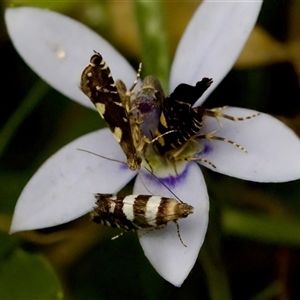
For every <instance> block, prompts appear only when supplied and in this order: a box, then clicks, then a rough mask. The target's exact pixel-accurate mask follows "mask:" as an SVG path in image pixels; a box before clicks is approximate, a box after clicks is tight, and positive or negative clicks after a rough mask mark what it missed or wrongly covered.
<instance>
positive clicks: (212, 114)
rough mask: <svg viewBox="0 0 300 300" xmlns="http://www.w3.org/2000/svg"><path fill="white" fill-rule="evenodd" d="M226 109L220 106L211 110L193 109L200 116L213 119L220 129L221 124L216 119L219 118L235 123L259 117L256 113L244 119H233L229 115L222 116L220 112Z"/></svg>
mask: <svg viewBox="0 0 300 300" xmlns="http://www.w3.org/2000/svg"><path fill="white" fill-rule="evenodd" d="M227 107H228V106H222V107H217V108H212V109H205V108H203V107H199V108H198V107H197V108H195V109H196V111H197V112H198V113H199V114H201V115H202V116H208V117H213V118H215V119H216V120H217V121H218V123H219V125H220V127H222V123H221V121H220V120H219V119H218V118H219V117H221V118H224V119H228V120H231V121H234V122H237V121H245V120H249V119H252V118H255V117H257V116H259V115H260V113H259V112H257V113H255V114H253V115H250V116H246V117H233V116H230V115H227V114H224V113H222V112H221V111H222V110H224V109H226V108H227Z"/></svg>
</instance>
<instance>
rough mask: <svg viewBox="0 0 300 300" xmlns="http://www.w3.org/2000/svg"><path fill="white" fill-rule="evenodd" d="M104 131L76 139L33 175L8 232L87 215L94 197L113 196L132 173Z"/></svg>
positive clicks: (91, 207) (48, 224)
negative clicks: (100, 194) (107, 194)
mask: <svg viewBox="0 0 300 300" xmlns="http://www.w3.org/2000/svg"><path fill="white" fill-rule="evenodd" d="M77 149H86V150H89V151H92V152H95V153H97V154H101V155H103V156H105V157H109V158H114V159H118V160H120V161H125V156H124V154H123V152H122V150H121V148H120V146H119V145H118V144H117V142H116V141H115V140H114V138H113V136H112V134H111V132H110V131H109V130H108V129H103V130H100V131H96V132H93V133H90V134H87V135H85V136H82V137H80V138H78V139H77V140H75V141H73V142H72V143H70V144H68V145H67V146H65V147H63V148H62V149H61V150H59V151H58V152H57V153H56V154H54V155H53V156H52V157H50V158H49V159H48V160H47V161H46V162H45V163H44V164H43V165H42V166H41V168H40V169H39V170H38V171H37V172H36V173H35V174H34V175H33V177H32V178H31V179H30V181H29V182H28V184H27V185H26V186H25V188H24V190H23V191H22V193H21V196H20V198H19V200H18V202H17V205H16V208H15V212H14V216H13V222H12V225H11V232H15V231H20V230H30V229H38V228H44V227H49V226H55V225H58V224H62V223H65V222H68V221H71V220H73V219H75V218H78V217H80V216H81V215H83V214H85V213H87V212H89V211H91V210H92V209H93V207H94V206H95V198H94V193H116V192H117V191H118V190H120V189H121V188H122V187H123V186H124V185H125V184H126V183H127V182H128V181H129V180H130V179H131V178H132V177H133V176H134V175H135V173H134V172H132V171H130V170H129V169H127V168H125V167H124V165H123V164H120V163H117V162H112V161H110V160H107V159H103V158H100V157H97V156H96V155H93V154H90V153H86V152H83V151H79V150H77Z"/></svg>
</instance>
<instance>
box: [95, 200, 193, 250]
mask: <svg viewBox="0 0 300 300" xmlns="http://www.w3.org/2000/svg"><path fill="white" fill-rule="evenodd" d="M95 197H96V199H97V202H96V204H97V207H95V209H94V212H93V213H92V220H93V221H94V222H96V223H99V224H103V225H106V226H110V227H117V228H123V229H125V230H130V229H132V230H146V231H145V232H144V233H147V232H149V231H150V230H156V229H162V228H165V227H166V226H167V223H168V222H170V221H173V222H174V223H175V224H176V226H177V234H178V237H179V239H180V241H181V243H182V244H183V245H184V246H186V245H185V244H184V243H183V241H182V239H181V236H180V231H179V224H178V223H177V221H178V220H179V219H182V218H186V217H187V216H188V215H190V214H192V213H193V209H194V208H193V207H192V206H191V205H188V204H186V203H183V202H181V201H179V200H176V199H173V198H167V197H159V196H152V195H129V196H126V197H120V196H114V195H112V194H96V195H95ZM118 236H119V235H118ZM118 236H116V237H118ZM116 237H114V238H116Z"/></svg>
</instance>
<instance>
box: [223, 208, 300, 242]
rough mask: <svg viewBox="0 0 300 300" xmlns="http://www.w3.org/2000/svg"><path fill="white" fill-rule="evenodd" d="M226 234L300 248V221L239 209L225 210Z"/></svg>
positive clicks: (224, 224)
mask: <svg viewBox="0 0 300 300" xmlns="http://www.w3.org/2000/svg"><path fill="white" fill-rule="evenodd" d="M222 222H223V228H224V232H225V233H226V234H228V235H234V236H240V237H243V238H248V239H252V240H257V241H261V242H263V243H273V244H277V245H285V246H300V221H299V220H298V219H297V220H296V219H295V218H292V217H291V218H289V219H287V218H280V217H275V216H270V215H267V214H262V213H249V212H244V211H242V210H237V209H224V211H223V216H222Z"/></svg>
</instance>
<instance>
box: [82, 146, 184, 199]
mask: <svg viewBox="0 0 300 300" xmlns="http://www.w3.org/2000/svg"><path fill="white" fill-rule="evenodd" d="M77 150H79V151H82V152H86V153H90V154H93V155H95V156H98V157H101V158H103V159H107V160H110V161H114V162H117V163H121V164H124V165H127V163H126V162H123V161H120V160H117V159H114V158H110V157H105V156H103V155H101V154H97V153H95V152H92V151H89V150H85V149H80V148H77ZM144 168H145V170H146V171H147V172H149V173H150V174H151V175H152V176H153V177H155V178H156V179H157V180H158V181H159V182H160V183H161V184H162V185H163V186H164V187H165V188H166V189H167V190H168V191H169V192H170V193H171V194H172V195H173V196H174V197H175V198H176V199H177V200H178V201H179V202H181V203H183V201H182V200H181V199H179V198H178V196H176V195H175V193H174V192H172V190H171V189H170V188H169V187H168V186H167V185H166V184H165V183H164V182H163V181H162V180H161V179H159V178H158V177H157V176H156V175H155V174H154V173H153V172H152V171H151V170H149V169H148V168H147V167H145V166H144ZM141 180H142V178H141ZM142 183H143V185H144V187H145V188H146V190H147V191H148V192H149V193H150V194H153V193H152V192H151V191H149V189H148V188H147V187H146V185H145V183H144V181H143V180H142Z"/></svg>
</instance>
